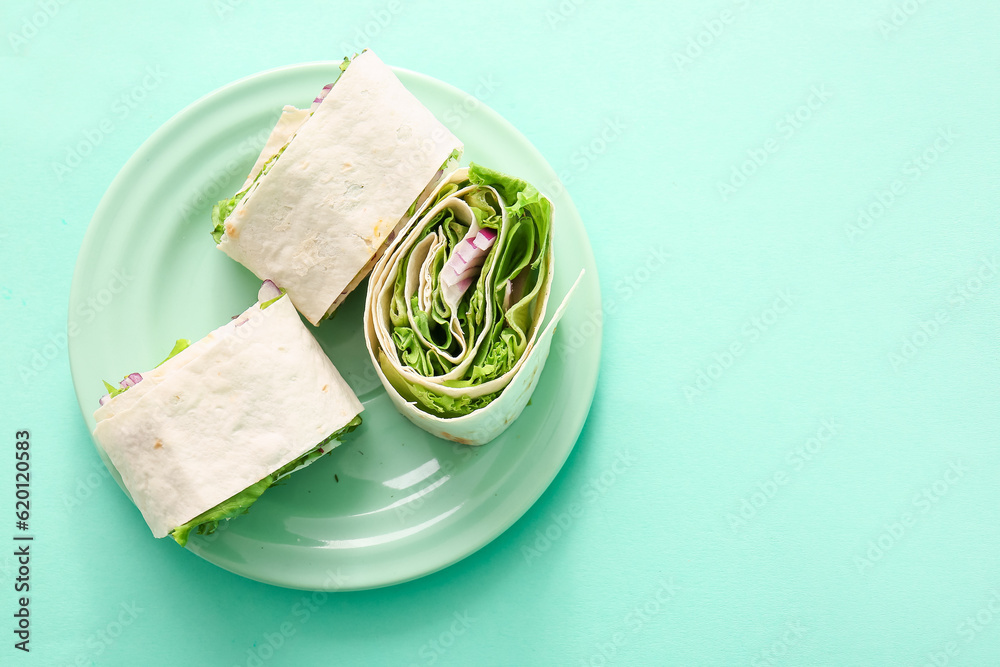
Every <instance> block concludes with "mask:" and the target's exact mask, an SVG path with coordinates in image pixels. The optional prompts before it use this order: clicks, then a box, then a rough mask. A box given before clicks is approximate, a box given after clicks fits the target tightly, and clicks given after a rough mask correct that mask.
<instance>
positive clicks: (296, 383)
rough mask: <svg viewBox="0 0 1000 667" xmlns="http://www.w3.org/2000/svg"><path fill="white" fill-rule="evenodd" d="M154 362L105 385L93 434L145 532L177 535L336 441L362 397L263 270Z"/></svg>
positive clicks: (245, 499)
mask: <svg viewBox="0 0 1000 667" xmlns="http://www.w3.org/2000/svg"><path fill="white" fill-rule="evenodd" d="M258 296H259V300H258V302H257V303H255V304H254V305H253V306H251V307H250V308H248V309H247V310H246V311H244V312H243V313H242V314H241V315H239V316H237V317H236V318H234V319H233V320H231V321H230V322H229V323H227V324H225V325H224V326H221V327H219V328H217V329H215V330H214V331H212V332H211V333H209V334H208V335H207V336H205V337H204V338H202V339H201V340H199V341H197V342H195V343H193V344H190V345H188V344H187V341H178V344H177V346H175V348H174V350H173V351H172V352H171V355H170V356H169V357H168V358H167V359H166V360H165V361H164V362H163V363H161V364H160V365H159V366H157V367H156V368H154V369H152V370H150V371H147V372H145V373H141V374H140V373H132V374H130V375H129V376H127V377H126V378H125V379H124V380H122V381H121V383H120V386H119V387H113V386H111V385H110V384H107V383H105V384H106V386H107V387H108V389H109V393H108V394H107V395H105V396H104V397H102V399H101V407H100V408H99V409H98V410H97V411H96V412H95V413H94V419H95V420H96V426H95V428H94V438H95V439H96V440H97V442H98V444H99V445H100V446H101V448H102V449H103V450H104V451H105V453H106V454H107V455H108V457H109V459H110V460H111V462H112V463H113V464H114V466H115V468H117V470H118V472H119V473H120V474H121V478H122V481H123V483H124V485H125V487H126V488H127V489H128V492H129V494H130V495H131V496H132V500H133V501H134V502H135V504H136V506H137V507H138V508H139V510H140V511H141V512H142V516H143V518H144V519H145V520H146V523H147V524H148V525H149V528H150V530H151V531H152V532H153V535H154V536H155V537H165V536H167V535H171V536H172V537H173V538H174V539H175V540H176V541H177V542H178V543H179V544H180V545H182V546H183V545H185V544H186V542H187V539H188V535H189V534H190V532H191V531H195V532H198V533H210V532H212V531H213V530H215V528H216V526H217V525H218V524H219V522H220V521H224V520H226V519H230V518H232V517H235V516H237V515H239V514H242V513H244V512H246V511H247V509H249V507H250V505H252V504H253V503H254V502H255V501H256V500H257V498H259V497H260V495H261V494H262V493H263V492H264V491H266V490H267V489H268V488H269V487H270V486H271V485H273V484H274V483H275V482H276V481H277V480H279V479H281V478H282V477H284V476H286V475H288V474H290V473H292V472H294V471H296V470H298V469H300V468H302V467H304V466H306V465H309V464H311V463H312V462H314V461H315V460H317V459H318V458H319V457H321V456H323V455H324V454H326V453H328V452H329V451H330V450H331V449H333V448H334V447H336V446H337V445H338V444H340V438H342V437H343V436H344V435H345V434H347V433H349V432H350V431H351V430H353V429H354V428H356V427H357V426H358V425H359V424H360V423H361V417H360V413H361V411H362V410H363V407H362V405H361V403H360V402H359V401H358V399H357V398H356V397H355V395H354V393H353V392H352V391H351V389H350V388H349V387H348V386H347V383H346V382H344V380H343V378H341V376H340V373H338V372H337V369H336V368H335V367H334V365H333V363H332V362H331V361H330V359H329V358H328V357H327V356H326V354H325V353H324V352H323V350H322V348H321V347H320V345H319V343H317V342H316V339H315V338H313V336H312V334H311V333H310V332H309V330H308V329H307V328H306V326H305V324H303V322H302V320H301V319H300V318H299V315H298V313H297V312H296V311H295V308H294V307H293V306H292V303H291V301H290V299H289V298H288V296H287V295H285V294H284V293H283V292H281V291H279V290H278V289H277V288H276V287H274V285H273V284H272V283H270V281H268V282H265V284H264V286H262V287H261V292H260V294H259V295H258Z"/></svg>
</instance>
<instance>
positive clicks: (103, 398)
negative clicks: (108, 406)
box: [101, 394, 111, 405]
mask: <svg viewBox="0 0 1000 667" xmlns="http://www.w3.org/2000/svg"><path fill="white" fill-rule="evenodd" d="M110 400H111V394H105V395H104V396H101V405H104V404H105V403H107V402H108V401H110Z"/></svg>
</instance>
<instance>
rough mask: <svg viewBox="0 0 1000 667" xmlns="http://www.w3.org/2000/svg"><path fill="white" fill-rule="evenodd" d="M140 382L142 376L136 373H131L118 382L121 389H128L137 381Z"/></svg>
mask: <svg viewBox="0 0 1000 667" xmlns="http://www.w3.org/2000/svg"><path fill="white" fill-rule="evenodd" d="M140 382H142V376H141V375H139V374H138V373H131V374H130V375H129V376H128V377H127V378H125V379H124V380H122V381H121V382H119V383H118V385H119V386H120V387H121V388H122V389H128V388H129V387H134V386H135V385H137V384H138V383H140Z"/></svg>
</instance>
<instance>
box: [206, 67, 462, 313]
mask: <svg viewBox="0 0 1000 667" xmlns="http://www.w3.org/2000/svg"><path fill="white" fill-rule="evenodd" d="M341 70H342V73H341V74H340V77H339V78H338V79H337V81H336V82H335V83H333V84H328V85H327V86H326V87H325V88H324V89H323V91H322V92H321V93H320V94H319V96H318V97H317V98H316V99H315V100H314V102H313V105H312V108H310V109H308V110H300V109H295V108H294V107H285V109H284V111H283V112H282V115H281V117H280V118H279V121H278V124H277V125H276V126H275V129H274V131H273V132H272V134H271V136H270V138H269V139H268V141H267V144H266V145H265V148H264V151H262V153H261V157H260V158H259V159H258V160H257V163H256V164H255V165H254V168H253V170H252V171H251V173H250V177H249V178H248V179H247V182H246V183H244V186H243V188H241V190H240V192H238V193H237V194H236V195H234V196H233V197H232V198H230V199H226V200H223V201H221V202H219V203H218V204H217V205H216V206H215V208H214V209H213V212H212V220H213V222H214V223H215V230H214V233H213V236H214V237H215V239H216V242H217V244H218V248H219V249H220V250H222V251H223V252H225V253H226V254H227V255H229V256H230V257H232V258H233V259H235V260H236V261H238V262H239V263H241V264H243V265H244V266H245V267H247V268H248V269H250V270H251V271H253V272H254V273H255V274H256V275H257V276H258V277H259V278H261V279H265V278H270V279H272V280H274V281H275V282H276V283H277V284H279V285H281V286H282V288H284V289H285V290H287V291H288V296H289V297H290V298H291V300H292V303H293V304H294V305H295V307H296V308H297V309H298V310H299V312H301V313H302V314H303V315H304V316H305V318H306V319H307V320H309V321H310V322H311V323H312V324H314V325H316V324H319V322H320V321H321V320H322V319H323V318H324V317H328V316H330V315H332V313H333V311H334V310H335V309H336V308H337V306H339V305H340V303H341V302H343V300H344V298H345V297H346V296H347V294H348V293H350V292H351V291H352V290H353V289H354V288H355V287H357V286H358V284H360V282H361V281H362V280H363V279H364V278H365V276H367V275H368V273H369V271H371V268H372V266H374V263H375V261H376V259H377V258H378V256H379V254H380V252H381V251H382V250H383V249H384V247H385V244H386V241H387V240H388V239H389V238H390V236H391V235H392V234H393V232H394V231H395V230H396V229H397V228H398V227H400V226H402V225H403V224H405V223H406V221H407V220H408V219H409V215H411V214H412V213H413V211H414V210H415V209H416V208H417V206H418V205H419V204H420V202H421V201H422V200H421V197H422V196H426V195H427V194H429V192H430V191H431V190H432V189H433V187H434V186H435V185H436V183H437V181H438V179H439V178H440V177H441V175H442V173H443V169H444V165H445V164H446V163H447V162H448V161H449V160H451V159H453V158H456V157H458V156H459V155H460V154H461V151H462V142H461V141H459V140H458V138H456V137H455V136H454V135H453V134H452V133H451V132H450V131H448V129H447V128H446V127H445V126H444V125H442V124H441V123H440V122H439V121H438V120H437V119H436V118H435V117H434V115H433V114H432V113H431V112H430V111H429V110H428V109H427V108H426V107H424V106H423V105H422V104H421V103H420V102H419V100H417V98H416V97H414V96H413V94H412V93H410V92H409V91H408V90H407V89H406V88H405V87H404V86H403V84H402V83H400V81H399V79H397V78H396V76H395V74H393V72H392V70H391V69H390V68H389V67H387V66H386V65H385V64H384V63H383V62H382V61H381V60H379V59H378V57H377V56H376V55H375V54H374V53H373V52H371V51H364V52H362V53H361V54H360V55H358V56H355V57H354V59H353V60H349V59H345V60H344V63H343V64H342V65H341ZM265 154H266V157H265Z"/></svg>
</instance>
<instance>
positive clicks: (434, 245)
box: [364, 164, 579, 445]
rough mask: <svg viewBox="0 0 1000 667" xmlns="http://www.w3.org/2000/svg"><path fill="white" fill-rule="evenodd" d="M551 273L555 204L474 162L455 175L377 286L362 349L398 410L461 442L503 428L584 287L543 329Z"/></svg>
mask: <svg viewBox="0 0 1000 667" xmlns="http://www.w3.org/2000/svg"><path fill="white" fill-rule="evenodd" d="M553 272H554V255H553V247H552V204H551V202H550V201H549V200H548V199H546V198H545V197H544V196H542V195H541V194H540V193H539V192H538V190H536V189H535V188H534V187H533V186H531V185H530V184H528V183H526V182H525V181H523V180H520V179H517V178H513V177H510V176H507V175H505V174H502V173H500V172H497V171H494V170H491V169H488V168H485V167H482V166H479V165H476V164H473V165H471V166H470V167H468V168H463V169H457V170H455V171H453V172H452V173H451V174H449V175H448V176H447V177H446V178H445V179H444V180H443V181H442V183H441V184H440V185H439V186H438V188H437V189H436V190H435V192H434V193H433V194H432V195H431V197H430V198H429V199H428V201H427V202H426V203H425V204H424V206H423V207H422V208H421V210H420V211H418V212H417V214H416V215H415V216H414V218H413V220H412V221H411V222H410V223H409V224H407V226H406V227H405V228H404V229H403V230H402V231H401V232H400V234H399V235H398V236H397V238H396V239H395V240H394V241H393V242H392V244H390V246H389V248H388V250H387V251H386V253H385V255H383V257H382V258H381V259H380V260H379V261H378V263H377V264H376V265H375V268H374V270H373V271H372V275H371V279H370V281H369V284H368V293H367V299H366V303H365V314H364V321H365V341H366V343H367V346H368V351H369V354H370V355H371V358H372V362H373V364H374V365H375V368H376V370H377V372H378V374H379V377H380V379H381V381H382V384H383V385H384V386H385V389H386V391H387V392H388V394H389V396H390V398H391V399H392V401H393V403H394V404H395V406H396V408H397V409H398V410H399V411H400V412H401V413H402V414H403V415H404V416H405V417H407V419H409V420H410V421H411V422H413V423H414V424H416V425H417V426H419V427H420V428H423V429H424V430H426V431H428V432H430V433H432V434H434V435H436V436H438V437H442V438H446V439H449V440H453V441H456V442H460V443H464V444H470V445H481V444H484V443H486V442H489V441H490V440H492V439H493V438H495V437H496V436H497V435H499V434H500V433H501V432H503V430H504V429H506V428H507V427H508V426H509V425H510V424H511V423H512V422H513V421H514V419H516V418H517V417H518V415H519V414H520V413H521V411H522V410H523V409H524V407H525V405H526V404H527V402H528V399H529V398H530V396H531V392H532V391H533V390H534V388H535V385H536V383H537V381H538V376H539V374H540V371H541V369H542V366H543V365H544V363H545V359H546V357H547V355H548V352H549V346H550V345H551V339H552V334H553V331H554V329H555V326H556V324H557V323H558V321H559V318H561V317H562V313H563V311H564V309H565V307H566V304H567V303H568V301H569V298H570V296H571V295H572V293H573V290H574V289H575V286H576V284H574V286H573V289H571V290H570V293H569V294H567V296H566V298H565V300H564V301H563V303H562V304H561V305H560V307H559V308H558V309H557V310H556V313H555V315H554V316H553V317H552V318H551V319H550V321H549V322H548V324H547V325H546V326H545V327H544V328H543V326H542V324H543V321H544V318H545V311H546V305H547V302H548V299H549V293H550V291H551V288H552V277H553ZM577 282H579V279H577Z"/></svg>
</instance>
